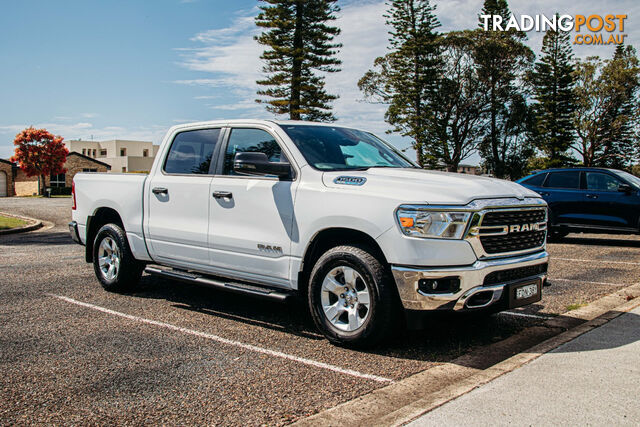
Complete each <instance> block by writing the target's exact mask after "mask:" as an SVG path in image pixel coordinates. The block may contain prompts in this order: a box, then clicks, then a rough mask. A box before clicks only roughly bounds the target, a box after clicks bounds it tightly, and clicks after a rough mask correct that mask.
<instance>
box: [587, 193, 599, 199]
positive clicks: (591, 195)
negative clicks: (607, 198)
mask: <svg viewBox="0 0 640 427" xmlns="http://www.w3.org/2000/svg"><path fill="white" fill-rule="evenodd" d="M597 198H598V195H597V194H587V199H597Z"/></svg>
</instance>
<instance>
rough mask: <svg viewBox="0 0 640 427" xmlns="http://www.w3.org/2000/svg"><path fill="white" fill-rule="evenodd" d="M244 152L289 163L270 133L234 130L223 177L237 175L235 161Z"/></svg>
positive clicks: (253, 130) (255, 130) (225, 158)
mask: <svg viewBox="0 0 640 427" xmlns="http://www.w3.org/2000/svg"><path fill="white" fill-rule="evenodd" d="M243 152H253V153H264V154H266V155H267V157H268V158H269V161H271V162H286V163H288V162H289V161H288V160H287V158H286V156H285V155H284V154H282V149H281V148H280V146H279V145H278V143H277V142H276V140H275V139H274V138H273V136H271V135H270V134H269V133H268V132H265V131H263V130H261V129H242V128H238V129H232V130H231V135H230V136H229V143H228V144H227V151H226V152H225V153H224V170H223V172H222V174H223V175H237V174H236V173H235V172H234V171H233V161H234V159H235V157H236V154H237V153H243Z"/></svg>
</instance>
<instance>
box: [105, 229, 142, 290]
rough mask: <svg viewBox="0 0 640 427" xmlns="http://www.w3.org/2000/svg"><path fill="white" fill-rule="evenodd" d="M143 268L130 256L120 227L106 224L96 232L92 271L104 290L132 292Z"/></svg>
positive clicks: (127, 244)
mask: <svg viewBox="0 0 640 427" xmlns="http://www.w3.org/2000/svg"><path fill="white" fill-rule="evenodd" d="M143 268H144V264H143V263H141V262H139V261H137V260H136V259H135V258H134V257H133V255H132V254H131V249H130V248H129V242H128V241H127V237H126V234H125V232H124V230H123V229H122V228H121V227H120V226H118V225H116V224H107V225H104V226H103V227H102V228H100V230H98V234H96V239H95V241H94V243H93V269H94V271H95V273H96V277H97V278H98V281H99V282H100V284H101V285H102V287H103V288H104V289H105V290H107V291H109V292H129V291H132V290H133V289H134V288H135V287H136V285H137V284H138V282H139V280H140V276H141V275H142V270H143Z"/></svg>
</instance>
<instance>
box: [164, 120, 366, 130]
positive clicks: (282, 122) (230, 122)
mask: <svg viewBox="0 0 640 427" xmlns="http://www.w3.org/2000/svg"><path fill="white" fill-rule="evenodd" d="M233 124H250V125H266V126H269V125H273V124H276V125H278V126H286V125H305V126H339V127H349V128H353V129H357V127H356V126H348V125H347V126H345V125H341V124H337V123H321V122H310V121H305V120H275V119H229V120H206V121H202V122H191V123H181V124H179V125H175V126H172V129H181V128H189V127H194V126H223V125H233Z"/></svg>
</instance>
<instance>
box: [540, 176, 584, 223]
mask: <svg viewBox="0 0 640 427" xmlns="http://www.w3.org/2000/svg"><path fill="white" fill-rule="evenodd" d="M581 173H582V172H580V171H576V170H563V171H554V172H549V175H548V176H547V179H546V180H545V182H544V186H543V188H541V189H540V191H539V194H540V195H542V196H543V197H544V199H545V200H546V201H547V203H548V204H549V211H550V216H551V218H550V219H551V223H552V224H554V225H558V224H584V221H585V213H584V207H583V204H584V191H583V190H581V189H580V174H581Z"/></svg>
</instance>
